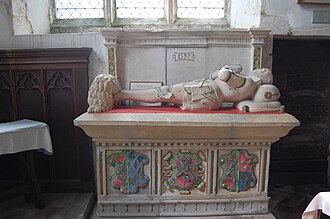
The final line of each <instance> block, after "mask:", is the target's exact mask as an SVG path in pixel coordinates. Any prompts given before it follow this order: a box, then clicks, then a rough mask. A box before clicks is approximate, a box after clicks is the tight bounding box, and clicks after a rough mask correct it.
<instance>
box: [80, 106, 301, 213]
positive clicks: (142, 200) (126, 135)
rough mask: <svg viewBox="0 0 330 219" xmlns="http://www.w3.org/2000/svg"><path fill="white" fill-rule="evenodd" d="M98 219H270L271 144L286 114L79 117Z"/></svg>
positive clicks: (282, 131)
mask: <svg viewBox="0 0 330 219" xmlns="http://www.w3.org/2000/svg"><path fill="white" fill-rule="evenodd" d="M74 124H75V125H76V126H79V127H80V128H82V129H83V130H84V131H85V132H86V134H87V135H88V136H90V137H92V139H93V141H94V142H95V145H96V159H95V160H96V176H97V197H98V204H97V205H98V206H97V214H98V215H99V216H100V217H114V218H119V217H137V216H139V217H157V218H158V217H175V218H180V217H182V218H190V217H201V218H213V217H216V218H232V216H235V218H246V217H248V218H273V216H272V215H271V214H270V213H269V209H268V201H269V197H268V194H267V193H268V174H269V162H270V148H271V144H272V143H273V142H275V141H277V140H278V139H279V138H280V137H283V136H285V135H286V134H287V133H288V132H289V131H290V130H291V129H293V128H294V127H296V126H298V125H299V121H298V120H297V119H295V118H294V117H293V116H292V115H290V114H287V113H241V112H240V113H221V112H218V111H217V112H215V113H191V112H189V113H166V112H161V113H134V112H133V113H120V110H119V112H118V111H116V113H113V112H111V111H110V112H105V113H85V114H82V115H81V116H79V117H78V118H76V119H75V121H74Z"/></svg>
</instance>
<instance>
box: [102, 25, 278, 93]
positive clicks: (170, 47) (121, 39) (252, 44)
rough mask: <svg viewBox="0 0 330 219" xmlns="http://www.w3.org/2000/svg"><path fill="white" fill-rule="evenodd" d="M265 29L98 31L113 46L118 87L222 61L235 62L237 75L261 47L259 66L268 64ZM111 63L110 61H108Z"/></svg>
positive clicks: (199, 74)
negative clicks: (238, 67)
mask: <svg viewBox="0 0 330 219" xmlns="http://www.w3.org/2000/svg"><path fill="white" fill-rule="evenodd" d="M269 32H270V30H267V29H255V28H250V29H215V30H210V29H205V30H197V29H193V30H192V29H189V30H187V29H180V30H179V29H168V30H159V31H152V30H145V29H120V28H117V29H116V28H115V29H114V28H106V29H102V30H101V34H102V36H103V37H104V38H105V45H106V46H107V47H108V48H109V49H110V50H114V53H115V57H114V60H112V61H111V60H109V64H110V65H111V64H112V63H113V64H114V65H115V68H116V71H115V72H114V74H115V75H116V76H118V79H119V81H120V83H121V86H122V88H123V89H128V88H129V83H130V82H131V81H161V82H163V83H164V84H165V85H173V84H176V83H181V82H185V81H190V80H195V79H199V78H209V74H210V73H211V72H214V71H215V70H217V69H220V68H221V67H222V66H224V65H226V64H240V65H241V66H242V67H243V71H242V74H247V73H249V72H251V71H252V70H253V69H254V51H255V49H256V48H260V50H261V53H260V57H259V58H260V60H259V61H260V63H259V64H260V65H259V67H260V68H261V67H268V68H271V56H270V54H271V49H272V48H271V43H270V42H271V36H270V35H269ZM111 62H112V63H111Z"/></svg>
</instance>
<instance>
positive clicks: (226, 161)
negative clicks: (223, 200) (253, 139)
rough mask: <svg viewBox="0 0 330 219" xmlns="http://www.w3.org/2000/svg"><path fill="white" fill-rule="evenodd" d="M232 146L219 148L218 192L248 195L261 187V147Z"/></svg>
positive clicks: (226, 195) (229, 194) (223, 194)
mask: <svg viewBox="0 0 330 219" xmlns="http://www.w3.org/2000/svg"><path fill="white" fill-rule="evenodd" d="M251 148H252V149H249V148H244V149H243V148H231V149H220V150H218V157H217V159H218V162H217V169H218V173H217V176H218V177H217V179H216V180H217V183H216V185H217V194H218V195H220V196H225V197H229V196H241V197H244V196H248V195H251V194H254V193H255V194H256V193H257V192H258V188H260V185H259V183H260V179H261V178H262V176H261V174H260V171H259V169H260V163H261V162H263V159H264V158H263V157H261V151H262V150H261V149H253V147H252V146H251Z"/></svg>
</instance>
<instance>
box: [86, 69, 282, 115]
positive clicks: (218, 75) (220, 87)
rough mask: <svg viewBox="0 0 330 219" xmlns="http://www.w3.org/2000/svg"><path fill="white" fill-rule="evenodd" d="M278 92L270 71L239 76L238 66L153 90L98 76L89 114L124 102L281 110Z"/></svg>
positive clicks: (91, 89)
mask: <svg viewBox="0 0 330 219" xmlns="http://www.w3.org/2000/svg"><path fill="white" fill-rule="evenodd" d="M279 97H280V92H279V90H278V88H277V87H276V86H274V85H273V75H272V72H271V70H270V69H268V68H262V69H256V70H253V71H251V72H249V73H247V74H242V67H241V65H238V64H234V65H225V66H223V67H222V68H220V69H218V70H216V71H214V72H212V73H211V74H210V77H209V78H204V79H198V80H194V81H190V82H183V83H178V84H175V85H171V86H161V87H158V88H155V89H145V90H122V89H121V87H120V84H119V82H118V80H117V79H116V77H115V76H112V75H106V74H101V75H99V76H97V77H96V78H95V79H94V81H93V82H92V84H91V86H90V89H89V94H88V103H89V108H88V110H87V111H88V112H104V111H108V110H112V109H113V108H114V107H115V106H116V104H118V103H120V102H121V101H124V100H131V101H138V102H146V103H171V104H174V105H176V106H179V107H181V108H182V109H183V110H219V109H221V108H222V107H223V104H224V103H227V104H228V103H231V104H232V106H234V107H236V108H237V109H239V110H241V111H244V112H262V111H272V112H274V111H283V110H284V108H283V106H282V105H281V103H280V102H279V101H278V99H279Z"/></svg>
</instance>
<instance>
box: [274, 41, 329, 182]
mask: <svg viewBox="0 0 330 219" xmlns="http://www.w3.org/2000/svg"><path fill="white" fill-rule="evenodd" d="M273 47H274V51H273V75H274V84H275V85H276V86H277V87H278V88H279V89H280V91H281V98H280V101H281V103H282V104H284V105H285V107H286V111H287V112H288V113H290V114H292V115H294V116H295V117H296V118H297V119H299V121H300V122H301V126H300V127H298V128H295V129H294V130H292V131H291V132H290V133H289V135H288V136H286V137H284V138H282V139H280V140H279V141H278V142H276V143H274V144H273V146H272V152H271V168H270V171H271V173H270V183H273V184H275V183H281V184H305V183H326V182H327V156H328V147H329V137H330V132H329V128H330V40H274V44H273ZM288 176H291V177H288Z"/></svg>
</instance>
